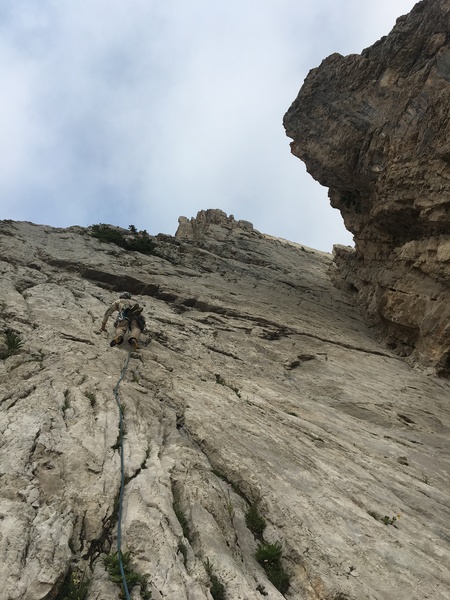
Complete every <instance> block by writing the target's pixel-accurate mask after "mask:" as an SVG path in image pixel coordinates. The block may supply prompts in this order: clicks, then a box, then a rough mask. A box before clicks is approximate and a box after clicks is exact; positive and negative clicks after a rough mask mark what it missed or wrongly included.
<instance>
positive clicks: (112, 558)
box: [104, 551, 152, 600]
mask: <svg viewBox="0 0 450 600" xmlns="http://www.w3.org/2000/svg"><path fill="white" fill-rule="evenodd" d="M130 554H131V552H130V551H128V552H121V558H122V566H123V571H124V574H125V579H126V582H127V587H128V591H129V592H131V590H132V589H133V588H134V587H135V586H136V585H139V586H140V587H141V598H142V600H150V598H151V597H152V594H151V592H149V591H148V588H147V576H146V575H139V573H137V572H136V571H134V570H133V568H132V567H131V565H130ZM104 563H105V567H106V570H107V571H108V574H109V576H110V578H111V581H112V582H113V583H115V584H117V585H122V575H121V573H120V564H119V555H118V553H117V552H114V553H113V554H108V555H107V556H105V558H104Z"/></svg>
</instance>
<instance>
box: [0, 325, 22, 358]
mask: <svg viewBox="0 0 450 600" xmlns="http://www.w3.org/2000/svg"><path fill="white" fill-rule="evenodd" d="M5 342H6V350H5V351H3V352H2V354H1V356H0V358H2V359H5V358H9V357H10V356H13V355H14V354H19V352H20V349H21V348H22V346H23V341H22V340H21V339H20V337H19V336H18V335H16V334H15V333H14V332H13V331H7V332H6V334H5Z"/></svg>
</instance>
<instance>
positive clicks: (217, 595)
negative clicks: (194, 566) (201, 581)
mask: <svg viewBox="0 0 450 600" xmlns="http://www.w3.org/2000/svg"><path fill="white" fill-rule="evenodd" d="M203 564H204V565H205V570H206V573H207V574H208V577H209V581H210V582H211V587H210V589H209V591H210V593H211V596H212V597H213V598H214V600H225V587H224V585H223V583H221V582H220V581H219V579H218V578H217V576H216V575H214V573H213V566H212V564H211V563H210V562H209V558H207V559H206V561H205V562H204V563H203Z"/></svg>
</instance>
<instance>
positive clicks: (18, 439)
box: [0, 211, 450, 600]
mask: <svg viewBox="0 0 450 600" xmlns="http://www.w3.org/2000/svg"><path fill="white" fill-rule="evenodd" d="M208 215H210V216H213V215H214V213H211V212H209V211H206V213H203V212H202V213H200V214H199V216H198V221H197V220H195V219H194V220H193V221H192V225H193V226H192V227H191V228H190V230H189V229H186V228H185V231H184V233H183V235H182V236H181V235H179V236H178V237H170V236H163V235H160V236H157V238H156V239H155V252H156V254H155V255H151V256H147V255H144V254H140V253H138V252H129V251H126V250H124V249H122V248H120V247H118V246H116V245H114V244H111V243H101V242H100V241H99V240H98V239H96V238H95V237H92V235H91V234H90V230H89V229H82V228H79V227H72V228H69V229H53V228H50V227H46V226H37V225H33V224H31V223H17V222H2V223H0V276H1V285H0V303H1V306H2V312H1V315H2V322H1V328H0V329H1V335H0V338H1V339H2V344H1V345H0V352H1V357H2V358H1V360H0V590H1V591H0V597H1V598H2V600H3V599H4V600H19V599H20V600H44V599H45V600H62V599H63V598H67V597H69V595H68V589H69V588H70V585H72V591H73V589H74V588H75V590H76V591H77V590H78V591H79V590H80V585H81V584H80V580H82V579H83V577H84V581H86V582H87V581H88V582H89V589H88V592H87V596H86V598H87V600H118V598H119V595H120V593H121V591H120V588H119V587H118V586H117V585H116V584H115V583H114V582H113V581H112V580H111V576H110V574H109V573H108V572H107V570H106V568H105V561H104V559H105V557H106V556H110V555H111V553H114V551H115V550H116V548H117V519H118V498H119V496H118V492H119V488H120V481H121V464H120V463H121V460H120V459H121V456H120V443H119V442H120V436H119V409H118V406H117V402H116V394H115V390H118V392H117V393H118V400H119V403H120V405H121V406H122V410H123V415H124V424H125V432H126V433H125V438H124V452H123V461H124V477H125V479H124V483H125V487H124V495H123V517H122V524H121V533H122V549H123V550H124V551H126V552H129V553H130V554H129V557H130V569H132V570H133V571H134V572H135V573H136V574H138V575H139V576H140V577H141V579H140V584H141V585H140V586H139V585H136V586H134V589H133V590H132V591H131V590H130V593H131V597H132V598H133V599H134V600H136V599H137V598H142V599H145V598H148V594H149V593H151V595H152V598H153V600H155V599H157V600H162V599H164V598H167V599H170V600H173V599H177V600H178V599H179V600H207V599H209V600H211V598H216V599H217V598H220V597H223V594H222V596H221V595H220V594H221V593H222V592H221V588H220V585H223V586H224V590H225V597H226V598H227V600H261V598H267V600H275V599H281V598H283V596H282V594H281V592H280V591H279V589H278V588H277V587H276V586H275V585H274V584H273V583H271V581H270V580H269V578H268V576H267V574H266V572H265V571H264V569H263V568H262V566H261V565H260V564H259V563H258V562H257V561H256V560H255V551H256V549H257V547H258V544H259V543H260V542H261V538H263V539H264V541H265V543H266V544H267V543H271V544H277V543H279V544H280V545H281V565H282V567H283V568H284V570H285V572H286V573H287V574H288V577H289V578H290V585H289V588H288V589H287V591H286V579H285V578H284V579H282V581H284V584H283V585H280V581H278V584H277V585H278V587H281V588H282V590H283V591H284V593H285V596H286V597H287V598H292V599H295V600H305V599H309V600H338V599H340V600H343V599H344V598H346V599H352V600H364V599H373V600H375V599H380V598H383V600H391V599H392V600H394V599H395V600H398V599H399V598H409V599H411V600H423V598H433V600H444V599H447V600H448V597H449V595H448V593H449V589H450V546H449V540H450V526H449V523H450V506H449V502H448V498H449V493H450V480H449V466H450V460H449V453H448V448H449V434H450V404H449V401H448V399H449V392H450V384H449V382H447V381H445V380H442V379H439V378H437V377H435V376H433V375H429V376H427V375H425V374H424V373H421V372H419V371H414V370H413V369H412V368H411V367H410V366H409V365H408V364H407V363H406V362H405V360H404V359H402V358H399V357H398V356H397V355H395V354H392V353H391V352H390V351H389V350H388V349H386V348H385V347H383V346H381V345H380V344H379V343H378V342H377V341H376V340H375V339H374V338H373V336H372V333H371V330H369V329H368V328H367V326H366V325H365V324H364V322H363V321H362V319H361V318H360V317H359V315H358V312H357V311H356V310H355V308H354V306H353V303H352V295H351V294H349V293H348V292H347V291H345V290H340V289H337V288H336V287H334V286H333V284H332V282H331V278H330V270H334V269H335V268H336V267H335V266H334V265H333V260H332V257H331V256H330V255H328V254H325V253H322V252H318V251H314V250H311V249H309V248H306V247H304V246H301V245H298V244H293V243H290V242H287V241H284V240H279V239H276V238H273V237H270V236H267V235H264V234H262V233H260V232H258V231H255V230H254V229H253V228H251V227H250V226H248V225H244V226H238V225H236V224H235V222H234V220H232V219H231V217H227V216H226V215H225V217H224V218H222V217H223V214H222V217H221V218H220V219H218V218H216V217H217V216H218V215H217V213H215V217H214V223H213V222H209V225H208V227H203V225H204V224H205V216H206V221H208ZM219 216H220V215H219ZM238 223H239V222H238ZM184 224H186V223H185V222H183V221H182V225H184ZM202 227H203V230H202V231H201V235H200V236H198V235H197V234H198V231H199V229H202ZM189 231H191V234H189ZM194 234H195V235H194ZM119 291H129V292H130V293H132V294H133V297H134V298H135V299H136V300H138V301H139V302H140V303H141V304H142V305H143V306H144V307H145V308H144V314H145V317H146V319H147V330H146V332H144V335H143V336H142V348H141V349H140V350H139V352H132V353H131V354H130V355H129V352H128V350H127V344H126V343H125V344H124V345H123V346H120V347H115V348H111V347H110V345H109V342H110V340H111V339H112V337H113V331H114V329H113V327H112V320H111V321H110V324H109V331H108V333H104V332H100V325H101V320H102V317H103V314H104V312H105V310H106V309H107V308H108V306H109V305H110V304H111V303H112V302H113V301H114V300H115V299H116V298H117V295H118V292H119ZM14 340H15V343H14ZM147 342H148V343H147ZM250 507H253V509H256V511H257V514H259V515H260V516H261V517H262V518H263V519H264V521H265V523H266V528H265V529H264V531H263V532H262V531H261V529H259V531H258V529H257V528H256V525H257V519H255V517H254V516H253V519H250V518H249V515H251V514H252V513H251V512H249V509H250ZM253 515H254V511H253ZM254 532H256V535H255V534H254ZM264 564H267V563H264ZM145 577H146V578H147V582H145ZM272 579H274V578H273V577H272ZM213 584H214V586H215V587H212V586H213ZM74 593H75V592H73V594H74ZM70 597H71V598H75V597H80V598H81V597H82V596H81V595H80V596H75V595H71V596H70Z"/></svg>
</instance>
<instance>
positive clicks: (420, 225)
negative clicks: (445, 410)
mask: <svg viewBox="0 0 450 600" xmlns="http://www.w3.org/2000/svg"><path fill="white" fill-rule="evenodd" d="M449 115H450V2H449V1H448V0H423V1H422V2H419V3H418V4H416V6H415V7H414V8H413V10H412V11H411V13H410V14H409V15H407V16H404V17H401V18H399V19H398V20H397V23H396V25H395V27H394V29H393V30H392V32H391V33H390V34H389V35H388V36H387V37H384V38H382V39H381V40H380V41H379V42H377V43H376V44H374V45H373V46H371V47H370V48H367V49H366V50H364V51H363V52H362V53H361V55H350V56H341V55H339V54H333V55H332V56H329V57H328V58H327V59H325V60H324V61H323V62H322V64H321V65H320V66H319V67H318V68H317V69H313V70H312V71H311V72H310V73H309V75H308V77H307V78H306V80H305V83H304V85H303V87H302V88H301V90H300V92H299V95H298V97H297V99H296V100H295V101H294V103H293V104H292V106H291V107H290V109H289V110H288V112H287V113H286V115H285V117H284V126H285V129H286V132H287V135H288V136H289V137H291V138H292V139H293V140H294V141H293V142H292V143H291V148H292V152H293V154H295V155H296V156H298V157H299V158H300V159H301V160H303V161H304V162H305V164H306V167H307V169H308V171H309V172H310V173H311V175H312V176H313V177H314V178H315V179H317V180H318V181H319V182H320V183H321V184H322V185H324V186H327V187H328V188H329V197H330V201H331V204H332V206H333V207H335V208H338V209H339V210H340V211H341V213H342V216H343V219H344V222H345V225H346V227H347V229H349V230H350V231H351V232H352V233H353V234H354V241H355V250H354V252H350V251H349V250H344V249H342V248H340V249H338V250H337V254H336V259H337V263H338V265H339V267H340V269H341V272H342V274H343V276H344V277H345V278H346V279H347V281H348V282H349V283H350V284H351V285H352V286H354V287H355V288H356V289H357V290H358V295H359V299H360V302H361V303H362V305H363V306H364V308H365V310H366V312H367V314H368V315H369V317H370V319H371V321H372V322H373V323H375V324H376V325H378V326H379V327H381V328H382V330H383V332H384V334H385V337H386V339H387V340H389V342H390V343H391V346H392V347H393V348H397V350H398V351H399V352H400V353H402V354H411V353H413V354H412V359H413V360H416V361H419V362H420V363H422V364H425V365H432V366H434V367H436V368H437V369H438V371H440V372H441V373H442V374H448V373H450V302H449V279H450V176H449V175H450V141H449V140H450V121H449V118H450V117H449Z"/></svg>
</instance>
